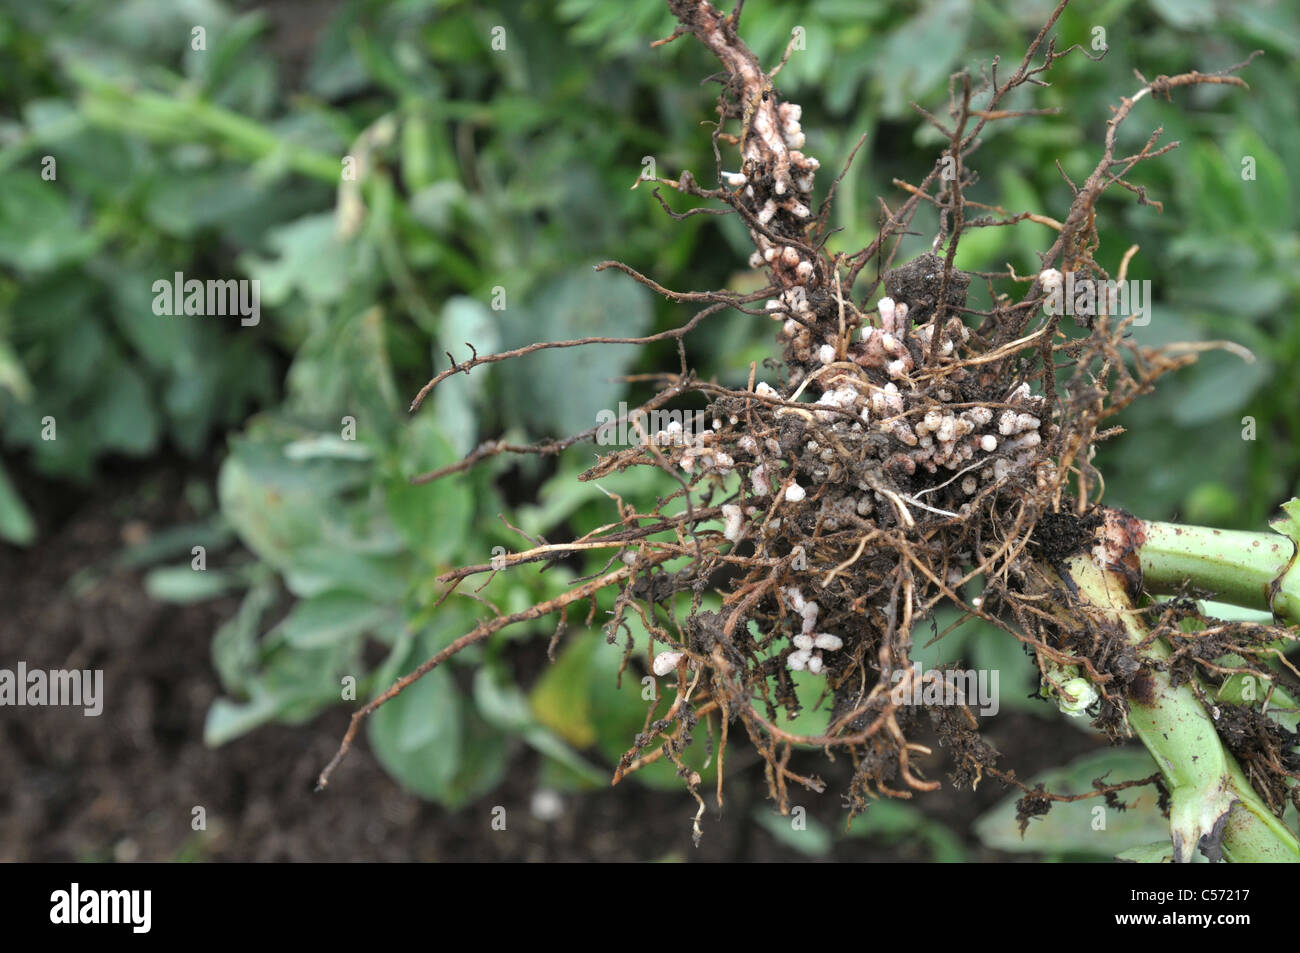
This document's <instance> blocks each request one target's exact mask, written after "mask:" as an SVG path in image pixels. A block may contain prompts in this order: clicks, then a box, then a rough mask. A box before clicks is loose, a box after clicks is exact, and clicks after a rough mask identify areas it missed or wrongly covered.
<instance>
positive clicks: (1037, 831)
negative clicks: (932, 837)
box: [975, 748, 1169, 858]
mask: <svg viewBox="0 0 1300 953" xmlns="http://www.w3.org/2000/svg"><path fill="white" fill-rule="evenodd" d="M1155 770H1156V768H1155V762H1154V761H1153V760H1152V759H1151V755H1150V754H1148V753H1147V752H1146V750H1145V749H1142V748H1124V749H1119V750H1107V751H1100V752H1097V753H1095V754H1089V755H1085V756H1084V757H1082V758H1079V759H1077V760H1076V761H1074V762H1072V763H1071V764H1069V765H1068V766H1066V767H1063V768H1055V769H1053V770H1050V771H1046V772H1044V773H1043V774H1041V775H1039V776H1038V777H1036V778H1034V779H1033V780H1032V781H1030V782H1029V786H1030V787H1034V786H1036V785H1037V784H1039V783H1042V784H1045V785H1046V786H1047V790H1048V791H1051V792H1052V793H1054V794H1083V793H1086V792H1088V791H1090V790H1092V781H1093V779H1094V778H1099V777H1102V776H1103V775H1104V776H1105V780H1106V783H1109V784H1116V783H1119V782H1121V781H1131V780H1135V779H1137V778H1144V777H1148V776H1150V775H1151V774H1154V773H1155ZM1020 797H1021V795H1020V794H1012V795H1010V796H1009V797H1007V798H1005V799H1004V800H1003V801H1001V802H1000V803H999V804H998V805H997V806H996V807H994V808H993V809H992V810H990V811H989V812H988V813H986V814H985V815H984V816H983V817H981V818H980V819H979V820H978V821H976V822H975V832H976V834H977V835H978V836H979V838H980V840H981V841H983V842H984V844H986V845H987V846H989V847H992V848H995V849H996V850H1004V851H1011V852H1015V853H1024V852H1036V853H1042V854H1047V855H1049V856H1056V857H1060V856H1064V855H1079V854H1084V855H1089V856H1094V857H1098V858H1103V857H1104V858H1109V857H1113V856H1115V854H1117V853H1119V852H1120V851H1122V850H1125V849H1126V848H1128V847H1129V846H1130V845H1132V844H1135V843H1138V844H1143V843H1148V842H1151V841H1154V840H1158V839H1159V838H1161V837H1165V838H1167V837H1168V836H1169V822H1168V821H1167V820H1165V818H1164V817H1163V816H1162V815H1161V813H1160V810H1159V808H1158V807H1157V806H1156V800H1157V794H1156V791H1155V790H1154V788H1153V787H1151V786H1150V785H1148V786H1146V787H1140V788H1132V789H1130V790H1127V791H1123V792H1121V793H1120V795H1119V797H1120V800H1121V801H1123V802H1125V803H1126V804H1127V805H1128V809H1127V810H1125V811H1122V812H1121V811H1113V810H1110V809H1108V808H1106V807H1105V803H1104V802H1103V801H1102V799H1101V798H1100V797H1098V798H1087V799H1085V800H1082V801H1074V802H1071V803H1058V804H1053V805H1052V809H1051V810H1050V811H1049V812H1048V813H1047V814H1046V815H1043V816H1041V817H1035V818H1032V819H1031V820H1030V821H1029V827H1028V828H1027V829H1026V830H1025V834H1024V836H1023V837H1022V836H1021V835H1020V828H1019V824H1018V822H1017V821H1016V802H1017V801H1018V800H1019V799H1020ZM1098 808H1100V809H1101V810H1097V809H1098ZM1102 824H1104V825H1105V826H1104V827H1101V826H1100V825H1102Z"/></svg>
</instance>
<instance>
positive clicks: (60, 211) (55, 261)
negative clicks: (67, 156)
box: [0, 170, 96, 271]
mask: <svg viewBox="0 0 1300 953" xmlns="http://www.w3.org/2000/svg"><path fill="white" fill-rule="evenodd" d="M95 243H96V239H95V234H94V232H93V231H91V230H90V229H87V228H85V227H84V225H83V224H82V223H81V222H80V221H78V219H77V216H76V215H75V214H74V213H73V211H72V206H71V205H70V204H69V202H68V199H67V192H66V190H65V189H64V187H63V183H62V181H61V180H55V181H49V182H47V181H44V180H42V179H41V177H40V176H39V175H36V174H35V173H28V172H16V171H13V170H7V171H6V172H5V173H4V175H0V262H2V263H4V264H6V265H12V266H13V267H15V268H21V269H23V270H27V271H46V270H49V269H53V268H57V267H58V266H59V265H63V264H66V263H67V262H72V261H79V260H81V259H83V258H85V257H86V256H87V255H89V254H90V253H91V252H92V251H93V250H94V248H95Z"/></svg>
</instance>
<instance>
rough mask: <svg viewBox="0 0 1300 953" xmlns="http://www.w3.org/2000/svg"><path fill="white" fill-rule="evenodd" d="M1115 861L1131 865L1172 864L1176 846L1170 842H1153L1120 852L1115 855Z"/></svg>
mask: <svg viewBox="0 0 1300 953" xmlns="http://www.w3.org/2000/svg"><path fill="white" fill-rule="evenodd" d="M1115 859H1116V860H1119V861H1124V862H1126V863H1130V864H1172V863H1173V862H1174V845H1173V842H1172V841H1169V840H1158V841H1153V842H1152V843H1150V844H1143V845H1142V846H1140V847H1130V848H1129V849H1128V850H1124V851H1120V852H1119V853H1118V854H1116V855H1115Z"/></svg>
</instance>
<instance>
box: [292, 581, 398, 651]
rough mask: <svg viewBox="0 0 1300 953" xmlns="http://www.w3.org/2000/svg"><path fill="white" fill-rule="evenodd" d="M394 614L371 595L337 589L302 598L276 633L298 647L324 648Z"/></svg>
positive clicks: (375, 625)
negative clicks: (376, 602) (375, 601)
mask: <svg viewBox="0 0 1300 953" xmlns="http://www.w3.org/2000/svg"><path fill="white" fill-rule="evenodd" d="M393 614H394V613H393V609H392V608H391V607H389V606H383V605H376V604H375V603H374V602H373V601H372V600H371V599H370V597H369V596H366V595H362V594H360V593H356V592H349V591H346V590H339V589H335V590H331V591H329V592H322V593H321V594H320V595H317V596H312V597H311V598H310V599H302V600H300V601H299V602H298V603H297V604H295V605H294V607H293V609H292V610H291V611H290V612H289V615H288V616H286V617H285V619H284V621H283V622H281V623H280V624H279V625H278V626H276V627H275V629H273V630H272V634H273V635H275V636H278V637H280V638H283V639H284V640H285V641H286V642H287V643H288V644H289V645H292V646H293V647H294V648H299V649H314V648H321V647H323V646H326V645H333V644H335V643H338V642H342V641H344V640H346V639H352V638H355V637H356V636H359V635H361V634H362V633H364V632H368V631H370V630H371V629H374V628H376V627H378V626H380V625H382V624H383V623H384V622H386V621H388V620H389V619H390V618H391V617H392V616H393Z"/></svg>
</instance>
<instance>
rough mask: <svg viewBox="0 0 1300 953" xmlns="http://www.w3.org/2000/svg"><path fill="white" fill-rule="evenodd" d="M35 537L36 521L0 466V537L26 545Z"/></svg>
mask: <svg viewBox="0 0 1300 953" xmlns="http://www.w3.org/2000/svg"><path fill="white" fill-rule="evenodd" d="M35 538H36V523H35V521H34V520H33V519H32V514H31V513H30V512H29V511H28V509H27V506H26V504H25V503H23V499H22V497H21V496H19V495H18V491H17V490H16V489H14V485H13V484H12V483H10V482H9V476H8V474H6V473H5V470H4V467H0V539H3V540H5V541H6V542H10V543H15V544H17V545H19V546H26V545H28V544H29V543H31V541H32V540H33V539H35Z"/></svg>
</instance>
